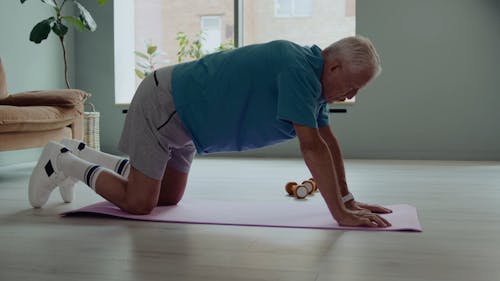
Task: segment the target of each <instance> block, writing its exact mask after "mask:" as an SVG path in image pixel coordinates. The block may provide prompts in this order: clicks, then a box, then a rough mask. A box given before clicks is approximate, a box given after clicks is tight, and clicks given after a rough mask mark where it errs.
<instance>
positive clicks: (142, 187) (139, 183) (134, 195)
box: [124, 166, 161, 215]
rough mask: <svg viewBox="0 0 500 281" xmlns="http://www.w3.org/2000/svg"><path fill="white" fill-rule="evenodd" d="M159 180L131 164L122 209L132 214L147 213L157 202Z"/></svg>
mask: <svg viewBox="0 0 500 281" xmlns="http://www.w3.org/2000/svg"><path fill="white" fill-rule="evenodd" d="M160 183H161V181H160V180H156V179H153V178H150V177H148V176H146V175H145V174H143V173H141V172H140V171H139V170H136V169H135V168H134V167H133V166H132V169H131V173H130V175H129V179H128V184H127V191H126V204H125V206H124V211H126V212H128V213H131V214H134V215H147V214H149V213H151V211H153V209H154V208H155V207H156V205H157V204H158V195H159V193H160Z"/></svg>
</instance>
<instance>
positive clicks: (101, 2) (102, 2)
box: [25, 0, 108, 5]
mask: <svg viewBox="0 0 500 281" xmlns="http://www.w3.org/2000/svg"><path fill="white" fill-rule="evenodd" d="M25 1H26V0H25ZM107 1H108V0H99V5H104V4H106V2H107Z"/></svg>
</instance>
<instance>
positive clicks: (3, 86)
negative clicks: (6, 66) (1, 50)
mask: <svg viewBox="0 0 500 281" xmlns="http://www.w3.org/2000/svg"><path fill="white" fill-rule="evenodd" d="M8 95H9V94H8V93H7V81H6V79H5V72H4V71H3V66H2V59H1V58H0V100H3V99H5V98H6V97H7V96H8Z"/></svg>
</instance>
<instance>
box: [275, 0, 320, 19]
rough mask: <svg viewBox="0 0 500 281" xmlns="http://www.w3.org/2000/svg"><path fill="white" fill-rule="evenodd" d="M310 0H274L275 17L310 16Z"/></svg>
mask: <svg viewBox="0 0 500 281" xmlns="http://www.w3.org/2000/svg"><path fill="white" fill-rule="evenodd" d="M311 1H312V0H274V7H275V8H274V11H275V12H274V15H275V16H276V17H310V16H311V13H312V11H311Z"/></svg>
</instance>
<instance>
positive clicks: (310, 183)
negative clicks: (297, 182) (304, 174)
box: [302, 178, 318, 194]
mask: <svg viewBox="0 0 500 281" xmlns="http://www.w3.org/2000/svg"><path fill="white" fill-rule="evenodd" d="M302 185H305V187H306V188H307V191H308V193H309V194H313V193H314V192H316V191H317V190H318V186H317V185H316V182H315V181H314V179H313V178H310V179H308V180H305V181H303V182H302Z"/></svg>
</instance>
